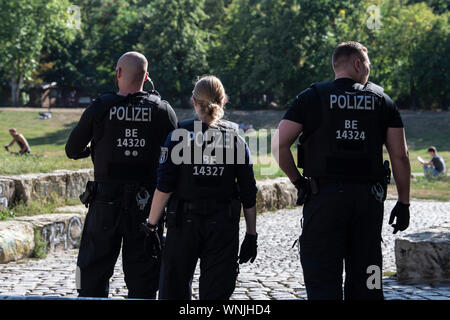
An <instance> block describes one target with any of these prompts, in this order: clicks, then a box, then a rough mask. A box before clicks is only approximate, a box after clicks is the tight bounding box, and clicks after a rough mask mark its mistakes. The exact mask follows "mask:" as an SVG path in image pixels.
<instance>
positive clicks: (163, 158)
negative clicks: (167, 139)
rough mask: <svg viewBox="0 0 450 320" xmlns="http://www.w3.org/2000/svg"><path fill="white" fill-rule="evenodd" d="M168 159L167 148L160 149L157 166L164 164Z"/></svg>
mask: <svg viewBox="0 0 450 320" xmlns="http://www.w3.org/2000/svg"><path fill="white" fill-rule="evenodd" d="M168 157H169V148H167V147H161V153H160V155H159V164H164V163H165V162H166V161H167V158H168Z"/></svg>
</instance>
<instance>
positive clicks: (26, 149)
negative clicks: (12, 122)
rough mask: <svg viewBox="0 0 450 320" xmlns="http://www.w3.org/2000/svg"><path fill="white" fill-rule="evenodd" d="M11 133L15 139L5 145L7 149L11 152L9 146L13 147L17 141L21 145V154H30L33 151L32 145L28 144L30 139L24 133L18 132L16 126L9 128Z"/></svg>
mask: <svg viewBox="0 0 450 320" xmlns="http://www.w3.org/2000/svg"><path fill="white" fill-rule="evenodd" d="M9 134H10V135H11V136H12V137H13V140H12V141H11V142H10V143H9V144H7V145H5V146H4V147H5V149H6V151H8V152H9V147H11V146H12V145H13V144H14V143H15V142H17V144H18V145H19V147H20V151H19V154H20V155H22V154H29V153H30V152H31V149H30V145H29V144H28V141H27V139H25V137H24V136H23V134H20V133H18V132H17V130H16V129H15V128H11V129H9Z"/></svg>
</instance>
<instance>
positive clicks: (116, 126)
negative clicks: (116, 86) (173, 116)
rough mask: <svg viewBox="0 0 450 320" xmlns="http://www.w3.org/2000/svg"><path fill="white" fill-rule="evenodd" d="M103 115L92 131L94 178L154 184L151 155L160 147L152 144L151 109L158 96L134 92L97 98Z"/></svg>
mask: <svg viewBox="0 0 450 320" xmlns="http://www.w3.org/2000/svg"><path fill="white" fill-rule="evenodd" d="M99 99H100V101H101V104H102V106H103V114H102V116H101V119H99V121H98V126H97V127H96V129H95V130H94V139H93V157H92V159H93V162H94V172H95V179H96V180H97V181H101V182H128V183H136V182H142V183H155V181H154V180H155V173H154V172H152V171H154V170H152V166H151V165H150V164H151V159H153V158H154V157H153V156H152V154H155V153H158V154H159V146H152V144H151V142H152V140H151V137H152V133H153V131H154V130H155V127H157V124H155V123H153V122H152V115H153V114H154V109H155V107H156V106H158V104H159V103H160V101H161V99H160V97H159V95H156V94H148V93H146V94H143V93H142V92H140V93H137V94H132V95H128V96H127V97H122V96H118V95H116V94H115V93H112V94H106V95H103V96H101V97H100V98H99Z"/></svg>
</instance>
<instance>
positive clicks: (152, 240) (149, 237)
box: [141, 223, 162, 259]
mask: <svg viewBox="0 0 450 320" xmlns="http://www.w3.org/2000/svg"><path fill="white" fill-rule="evenodd" d="M141 230H142V231H143V232H144V233H145V242H144V249H145V252H146V253H147V254H148V255H149V256H150V257H152V258H153V259H159V257H160V256H161V251H162V246H161V239H160V238H159V234H158V229H157V228H151V227H149V225H147V223H142V224H141Z"/></svg>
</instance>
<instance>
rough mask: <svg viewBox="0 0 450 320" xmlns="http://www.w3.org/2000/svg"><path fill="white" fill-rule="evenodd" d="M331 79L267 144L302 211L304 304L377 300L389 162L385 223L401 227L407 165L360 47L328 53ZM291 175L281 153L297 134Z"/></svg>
mask: <svg viewBox="0 0 450 320" xmlns="http://www.w3.org/2000/svg"><path fill="white" fill-rule="evenodd" d="M332 62H333V69H334V71H335V75H336V78H335V80H334V81H329V82H321V83H316V84H314V85H312V86H311V87H310V88H308V89H306V90H304V91H303V92H301V93H300V94H299V95H298V96H297V97H296V98H295V100H294V102H293V103H292V105H291V106H290V108H289V110H288V111H287V112H286V114H285V116H284V119H283V120H282V121H281V123H280V125H279V128H278V132H277V134H276V135H275V136H274V139H273V142H272V152H273V153H274V155H275V157H276V158H277V160H278V162H279V165H280V167H281V169H282V170H283V171H284V172H285V173H286V175H287V176H288V177H289V179H290V180H291V181H292V182H293V183H294V185H295V186H296V187H297V189H298V190H299V200H298V204H303V203H305V204H304V207H303V231H302V234H301V236H300V239H299V240H300V259H301V263H302V267H303V272H304V279H305V285H306V290H307V294H308V298H309V299H342V273H343V261H345V286H344V297H345V299H383V291H382V288H381V276H382V273H381V265H382V254H381V241H382V239H381V228H382V220H383V202H384V200H385V198H386V189H387V183H388V180H389V178H390V170H389V163H384V164H383V144H385V145H386V147H387V150H388V152H389V156H390V159H391V161H392V166H393V171H394V177H395V182H396V185H397V190H398V202H397V204H396V206H395V208H394V209H393V211H392V213H391V217H390V220H389V224H392V223H393V222H394V219H395V218H396V222H395V224H392V226H393V227H394V233H396V232H397V231H399V230H400V231H403V230H405V229H406V228H407V227H408V225H409V185H410V171H411V169H410V164H409V158H408V150H407V146H406V140H405V133H404V129H403V124H402V120H401V117H400V114H399V112H398V110H397V107H396V105H395V103H394V102H393V101H392V100H391V99H390V98H389V96H388V95H386V94H385V93H384V92H383V88H381V87H379V86H377V85H375V84H373V83H371V82H368V78H369V73H370V61H369V57H368V52H367V49H366V48H365V47H364V46H363V45H361V44H360V43H357V42H344V43H341V44H340V45H338V47H337V48H336V49H335V51H334V53H333V59H332ZM300 133H301V136H300V143H301V144H300V145H299V151H300V152H299V155H298V158H299V159H298V162H299V164H300V167H301V168H303V176H302V175H301V174H300V173H299V171H298V169H297V168H296V166H295V164H294V160H293V156H292V153H291V152H290V150H289V148H290V146H291V145H292V144H293V143H294V141H295V140H296V138H297V137H298V136H299V135H300Z"/></svg>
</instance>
